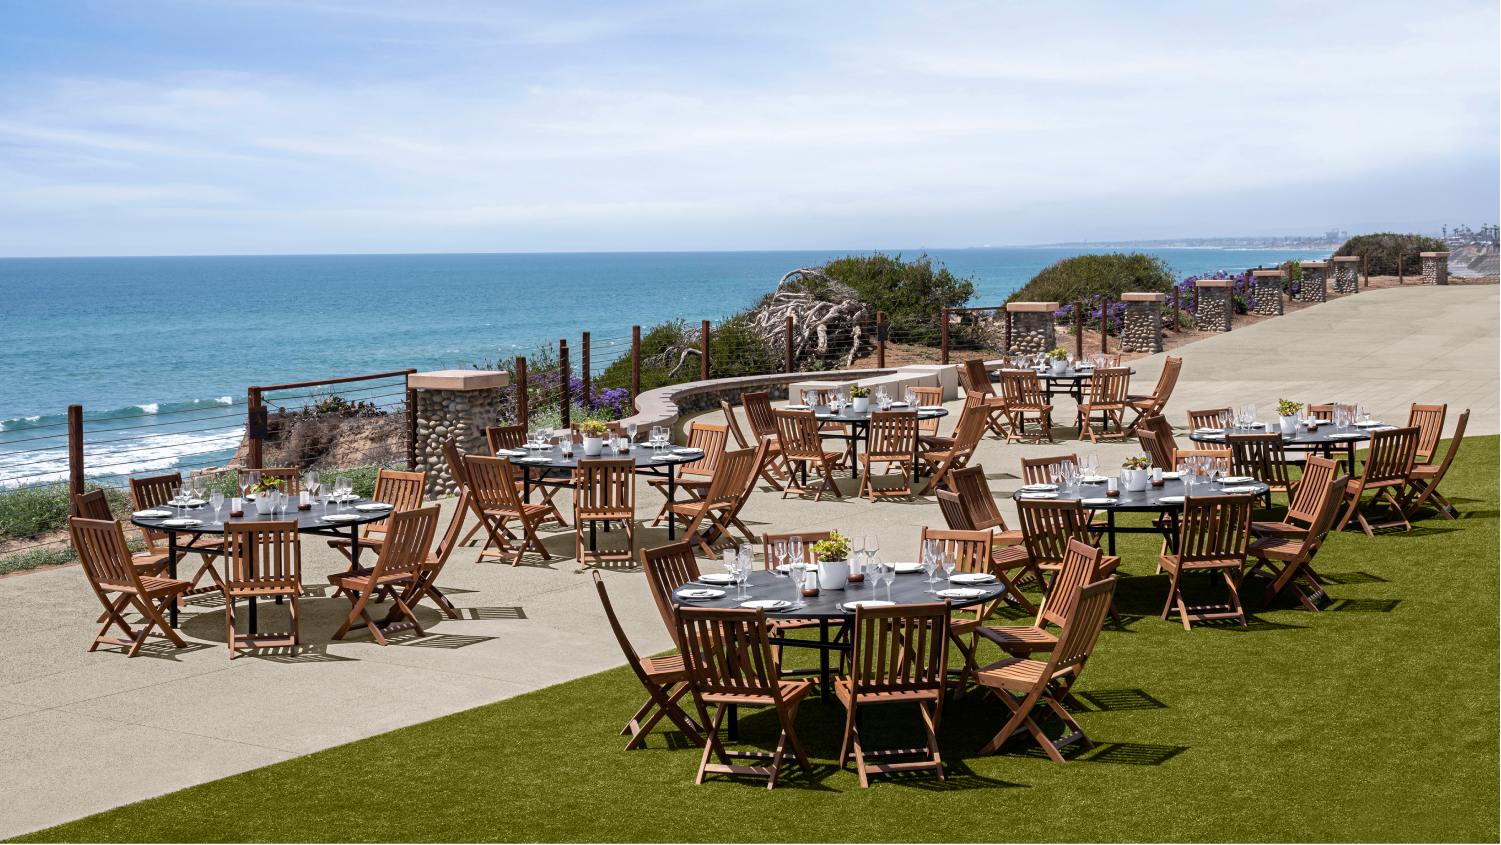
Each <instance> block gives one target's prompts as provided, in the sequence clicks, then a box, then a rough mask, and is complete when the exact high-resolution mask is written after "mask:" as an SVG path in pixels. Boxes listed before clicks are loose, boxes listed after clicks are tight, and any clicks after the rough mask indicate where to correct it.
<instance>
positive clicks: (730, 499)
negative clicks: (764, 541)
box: [667, 447, 764, 558]
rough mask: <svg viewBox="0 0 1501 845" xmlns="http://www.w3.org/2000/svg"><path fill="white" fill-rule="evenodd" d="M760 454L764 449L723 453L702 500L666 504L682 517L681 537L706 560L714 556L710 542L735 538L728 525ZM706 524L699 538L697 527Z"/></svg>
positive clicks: (751, 478)
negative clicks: (696, 545) (700, 551)
mask: <svg viewBox="0 0 1501 845" xmlns="http://www.w3.org/2000/svg"><path fill="white" fill-rule="evenodd" d="M763 453H764V447H763V448H761V449H740V450H737V451H734V452H726V453H725V454H724V457H723V458H721V459H720V461H719V467H718V468H717V469H716V470H715V471H714V479H713V481H712V482H710V484H709V490H708V492H707V494H706V495H705V496H704V497H703V498H702V499H690V500H688V501H683V502H671V503H669V504H668V506H667V507H668V510H669V511H670V512H671V513H673V514H676V515H677V516H679V517H681V518H682V519H683V521H684V523H685V524H684V526H683V536H685V537H688V538H690V539H691V540H692V541H693V542H696V543H698V545H699V547H700V548H702V549H703V550H704V552H705V553H707V554H708V556H709V557H711V558H712V557H714V554H715V552H714V547H713V546H711V545H710V541H712V540H714V539H716V538H718V537H719V536H720V535H723V536H725V537H727V538H729V539H731V540H733V539H734V535H732V534H731V533H730V525H731V524H733V522H734V520H733V517H734V516H735V515H736V514H738V512H739V510H740V507H741V505H742V501H741V498H742V497H743V496H744V495H745V494H746V490H747V488H750V487H753V486H754V485H753V482H754V480H755V472H756V469H757V460H758V459H759V457H760V456H761V455H762V454H763ZM705 522H707V523H708V524H707V525H704V529H705V533H704V534H703V535H700V534H699V533H698V528H699V526H700V524H703V523H705ZM748 533H749V532H747V534H748ZM748 542H749V540H748Z"/></svg>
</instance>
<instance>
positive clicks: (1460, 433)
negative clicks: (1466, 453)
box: [1433, 408, 1470, 484]
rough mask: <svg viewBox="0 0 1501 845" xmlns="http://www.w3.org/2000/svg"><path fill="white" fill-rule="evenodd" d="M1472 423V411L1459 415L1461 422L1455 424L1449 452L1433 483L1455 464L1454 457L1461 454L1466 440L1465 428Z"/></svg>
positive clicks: (1467, 410) (1440, 465) (1445, 454)
mask: <svg viewBox="0 0 1501 845" xmlns="http://www.w3.org/2000/svg"><path fill="white" fill-rule="evenodd" d="M1469 423H1470V409H1469V408H1465V412H1464V413H1462V414H1460V415H1459V422H1456V423H1455V424H1454V434H1453V436H1452V437H1450V438H1449V451H1447V452H1445V453H1444V462H1443V463H1441V464H1439V467H1438V475H1437V476H1436V477H1435V479H1434V481H1433V483H1434V484H1437V483H1438V482H1439V480H1440V479H1442V478H1443V477H1444V474H1445V473H1447V472H1448V471H1449V464H1451V463H1453V462H1454V456H1455V455H1456V454H1458V452H1459V444H1460V443H1461V442H1462V441H1463V440H1464V439H1465V427H1466V426H1468V425H1469Z"/></svg>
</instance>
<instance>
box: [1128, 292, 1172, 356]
mask: <svg viewBox="0 0 1501 845" xmlns="http://www.w3.org/2000/svg"><path fill="white" fill-rule="evenodd" d="M1168 319H1172V318H1171V317H1169V318H1168ZM1121 351H1122V352H1161V351H1162V303H1160V302H1127V303H1126V325H1125V327H1124V328H1123V329H1122V330H1121Z"/></svg>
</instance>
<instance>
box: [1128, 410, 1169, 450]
mask: <svg viewBox="0 0 1501 845" xmlns="http://www.w3.org/2000/svg"><path fill="white" fill-rule="evenodd" d="M1136 429H1137V430H1138V431H1141V430H1143V429H1145V430H1147V431H1150V432H1152V433H1153V434H1155V435H1157V442H1158V443H1160V444H1162V447H1163V449H1164V450H1165V454H1167V455H1169V456H1171V455H1172V454H1173V453H1174V452H1176V451H1177V450H1178V441H1177V440H1175V439H1173V425H1172V423H1170V422H1168V421H1167V417H1164V416H1163V415H1161V414H1153V415H1152V416H1150V417H1147V418H1146V419H1144V420H1142V421H1141V422H1140V423H1139V424H1138V425H1137V426H1136Z"/></svg>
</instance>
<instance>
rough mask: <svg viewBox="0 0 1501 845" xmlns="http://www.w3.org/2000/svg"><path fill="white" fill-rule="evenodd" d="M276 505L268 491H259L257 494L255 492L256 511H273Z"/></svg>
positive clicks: (265, 512) (261, 512)
mask: <svg viewBox="0 0 1501 845" xmlns="http://www.w3.org/2000/svg"><path fill="white" fill-rule="evenodd" d="M275 507H276V503H275V502H273V501H271V496H270V494H268V493H257V494H255V512H256V513H260V514H267V513H271V511H272V510H273V509H275Z"/></svg>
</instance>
